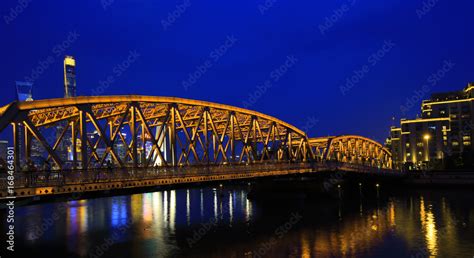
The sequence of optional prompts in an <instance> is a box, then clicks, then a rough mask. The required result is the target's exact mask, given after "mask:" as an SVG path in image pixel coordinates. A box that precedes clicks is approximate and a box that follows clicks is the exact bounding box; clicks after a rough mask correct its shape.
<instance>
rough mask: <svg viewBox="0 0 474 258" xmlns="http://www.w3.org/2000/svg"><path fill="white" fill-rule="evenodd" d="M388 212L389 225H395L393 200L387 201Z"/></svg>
mask: <svg viewBox="0 0 474 258" xmlns="http://www.w3.org/2000/svg"><path fill="white" fill-rule="evenodd" d="M388 214H389V219H390V226H392V227H393V226H395V204H394V203H393V202H390V203H389V207H388Z"/></svg>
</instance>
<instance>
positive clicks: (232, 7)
mask: <svg viewBox="0 0 474 258" xmlns="http://www.w3.org/2000/svg"><path fill="white" fill-rule="evenodd" d="M316 2H321V1H284V0H267V1H263V0H262V1H245V0H244V1H242V0H240V1H236V0H233V1H215V0H206V1H194V0H187V1H163V0H159V1H152V0H96V1H87V0H86V1H37V0H20V1H18V0H15V1H14V0H3V1H1V2H0V15H1V20H0V35H1V43H0V44H1V46H2V47H1V48H0V56H1V57H2V58H1V61H0V83H1V88H2V93H1V95H0V105H5V104H7V103H9V102H11V101H13V100H14V99H15V88H14V85H15V81H23V80H32V81H33V82H34V91H33V94H34V98H35V99H46V98H56V97H62V96H63V67H62V59H63V58H64V56H65V55H72V56H74V57H75V58H76V62H77V76H78V77H77V91H78V95H82V96H87V95H123V94H136V95H156V96H176V97H182V98H191V99H198V100H206V101H212V102H218V103H224V104H229V105H235V106H240V107H248V108H249V109H253V110H256V111H259V112H262V113H266V114H269V115H272V116H275V117H277V118H280V119H282V120H284V121H287V122H289V123H291V124H293V125H295V126H297V127H300V128H303V129H305V130H307V131H308V134H309V136H326V135H339V134H359V135H363V136H367V137H371V138H375V139H376V140H378V141H383V140H384V139H385V138H386V137H387V136H388V132H389V127H390V126H391V125H392V124H393V121H392V117H396V119H397V120H398V119H400V118H401V117H410V118H414V117H416V114H417V113H419V111H420V103H421V99H419V98H418V97H416V98H414V103H412V104H410V105H411V106H413V107H411V108H408V111H405V112H402V111H401V108H400V107H401V106H402V105H405V106H406V107H409V106H410V105H408V106H407V104H406V102H407V98H411V97H412V96H416V95H417V94H415V92H416V91H420V90H421V89H422V88H423V85H425V84H428V85H429V88H430V92H424V93H423V94H424V95H422V96H423V98H428V96H429V94H431V92H439V91H451V90H459V89H461V88H463V87H465V86H466V84H467V83H468V82H469V81H474V74H473V71H474V69H473V66H472V63H473V61H474V50H473V42H474V33H473V28H474V26H473V25H474V19H473V18H472V10H474V2H473V1H467V0H466V1H455V3H454V2H453V1H447V0H430V1H425V2H423V1H418V0H417V1H399V0H396V1H395V0H386V1H359V0H348V1H322V2H324V3H316ZM328 2H330V3H328ZM400 2H403V3H400ZM23 6H24V7H23ZM12 8H13V9H16V10H17V11H12V10H11V9H12ZM374 54H375V55H374ZM436 73H439V75H437V76H434V77H433V76H432V74H436ZM190 74H191V75H190ZM348 79H349V80H352V82H355V83H349V84H348V83H347V80H348ZM101 85H102V86H101Z"/></svg>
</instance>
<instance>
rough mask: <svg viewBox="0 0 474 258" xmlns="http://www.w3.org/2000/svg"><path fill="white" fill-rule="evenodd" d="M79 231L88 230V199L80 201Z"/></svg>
mask: <svg viewBox="0 0 474 258" xmlns="http://www.w3.org/2000/svg"><path fill="white" fill-rule="evenodd" d="M78 212H79V218H78V221H79V232H80V233H84V232H86V231H87V201H86V200H80V201H79V211H78Z"/></svg>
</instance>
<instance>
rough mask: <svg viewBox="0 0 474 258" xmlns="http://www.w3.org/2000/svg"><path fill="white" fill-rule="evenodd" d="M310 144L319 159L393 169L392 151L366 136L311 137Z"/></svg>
mask: <svg viewBox="0 0 474 258" xmlns="http://www.w3.org/2000/svg"><path fill="white" fill-rule="evenodd" d="M309 144H310V146H311V149H312V151H313V153H314V155H315V157H316V158H317V159H319V160H325V161H338V162H343V163H352V164H359V165H365V166H370V167H379V168H384V169H392V154H391V152H390V151H389V150H388V149H387V148H385V147H384V146H383V145H382V144H380V143H378V142H376V141H374V140H372V139H369V138H366V137H362V136H357V135H342V136H331V137H321V138H311V139H309Z"/></svg>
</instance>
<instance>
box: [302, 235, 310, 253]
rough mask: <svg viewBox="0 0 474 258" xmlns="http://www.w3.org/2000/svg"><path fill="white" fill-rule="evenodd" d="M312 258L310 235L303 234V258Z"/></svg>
mask: <svg viewBox="0 0 474 258" xmlns="http://www.w3.org/2000/svg"><path fill="white" fill-rule="evenodd" d="M310 257H311V248H310V246H309V240H308V235H307V234H306V233H303V234H302V237H301V258H310Z"/></svg>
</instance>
